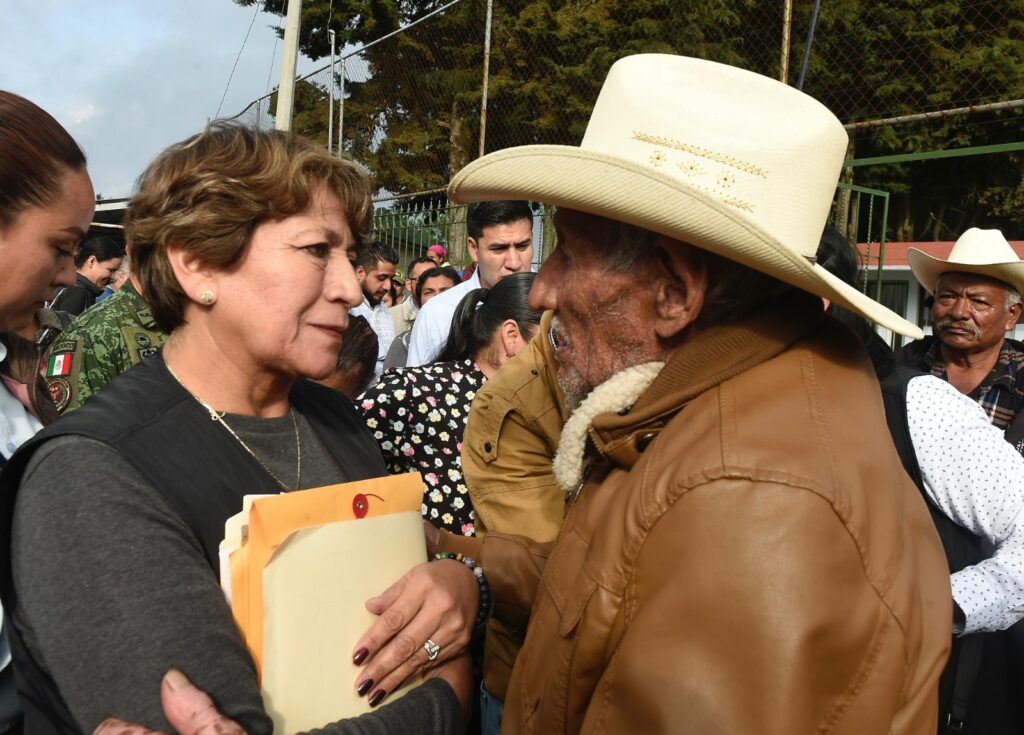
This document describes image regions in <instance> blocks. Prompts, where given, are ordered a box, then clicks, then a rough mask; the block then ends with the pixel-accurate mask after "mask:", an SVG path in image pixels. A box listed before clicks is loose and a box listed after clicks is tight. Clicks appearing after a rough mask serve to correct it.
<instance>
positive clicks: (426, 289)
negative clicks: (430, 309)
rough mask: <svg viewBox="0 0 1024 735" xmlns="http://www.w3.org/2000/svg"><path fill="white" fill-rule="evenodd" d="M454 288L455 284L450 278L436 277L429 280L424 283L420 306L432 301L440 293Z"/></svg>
mask: <svg viewBox="0 0 1024 735" xmlns="http://www.w3.org/2000/svg"><path fill="white" fill-rule="evenodd" d="M453 286H455V283H454V282H452V279H451V278H449V277H448V276H434V277H433V278H428V279H427V280H426V281H424V282H423V291H422V292H421V296H420V298H421V301H420V306H423V304H425V303H427V302H428V301H430V299H432V298H434V297H435V296H437V295H438V294H439V293H444V292H445V291H447V290H448V289H449V288H452V287H453Z"/></svg>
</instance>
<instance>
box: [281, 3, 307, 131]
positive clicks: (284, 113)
mask: <svg viewBox="0 0 1024 735" xmlns="http://www.w3.org/2000/svg"><path fill="white" fill-rule="evenodd" d="M301 15H302V0H288V17H287V19H286V20H285V27H284V53H283V54H282V55H281V83H280V84H279V85H278V87H277V115H276V117H275V118H274V127H275V128H276V129H277V130H291V129H292V110H293V108H294V106H295V66H296V64H297V62H298V57H299V19H300V17H301Z"/></svg>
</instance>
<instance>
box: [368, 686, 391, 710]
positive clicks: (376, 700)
mask: <svg viewBox="0 0 1024 735" xmlns="http://www.w3.org/2000/svg"><path fill="white" fill-rule="evenodd" d="M386 695H387V692H385V691H384V690H383V689H378V690H377V691H375V692H374V693H373V696H372V697H370V706H371V707H376V706H377V705H378V704H380V702H381V700H382V699H384V697H385V696H386Z"/></svg>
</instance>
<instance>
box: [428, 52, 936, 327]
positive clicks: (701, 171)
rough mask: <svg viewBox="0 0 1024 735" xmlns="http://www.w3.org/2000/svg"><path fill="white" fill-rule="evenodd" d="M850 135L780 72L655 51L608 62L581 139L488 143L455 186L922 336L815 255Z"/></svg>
mask: <svg viewBox="0 0 1024 735" xmlns="http://www.w3.org/2000/svg"><path fill="white" fill-rule="evenodd" d="M846 145H847V135H846V131H845V130H843V126H842V124H841V123H840V122H839V120H837V119H836V117H835V115H833V114H832V113H831V112H829V111H828V110H827V109H826V108H825V107H824V106H822V105H821V104H820V103H819V102H817V101H816V100H814V99H813V98H811V97H809V96H807V95H805V94H804V93H802V92H800V91H798V90H796V89H793V88H792V87H789V86H787V85H785V84H782V83H781V82H777V81H775V80H772V79H769V78H767V77H764V76H761V75H759V74H754V73H752V72H748V71H743V70H742V69H737V68H734V67H731V66H726V65H723V64H716V63H714V62H711V61H703V60H701V59H692V58H687V57H683V56H669V55H664V54H643V55H639V56H629V57H626V58H624V59H621V60H620V61H618V62H616V63H615V64H614V65H613V66H612V68H611V69H610V70H609V72H608V78H607V79H606V80H605V83H604V87H603V88H602V89H601V94H600V96H599V97H598V100H597V103H596V104H595V106H594V111H593V113H592V114H591V117H590V123H589V125H588V126H587V132H586V135H584V137H583V142H582V143H581V144H580V146H579V147H578V148H577V147H572V146H550V145H535V146H524V147H520V148H510V149H507V150H503V151H498V152H496V153H491V154H488V155H486V156H484V157H483V158H480V159H478V160H476V161H474V162H473V163H471V164H469V165H468V166H466V167H465V168H464V169H462V170H461V171H460V172H459V173H458V174H456V175H455V177H454V178H453V179H452V182H451V184H450V186H449V187H448V195H449V197H450V198H451V199H453V200H455V201H459V202H472V201H478V200H485V199H490V200H494V199H531V200H534V201H541V202H546V203H548V204H555V205H557V206H562V207H567V208H570V209H575V210H579V211H581V212H588V213H591V214H596V215H599V216H602V217H608V218H610V219H614V220H617V221H620V222H626V223H629V224H632V225H636V226H638V227H643V228H645V229H648V230H652V231H654V232H658V233H661V234H663V235H666V236H668V237H671V238H673V239H677V240H681V241H682V242H686V243H690V244H692V245H695V246H697V247H700V248H703V249H705V250H708V251H711V252H713V253H718V254H719V255H722V256H724V257H726V258H729V259H731V260H735V261H737V262H739V263H743V264H744V265H748V266H750V267H751V268H755V269H757V270H759V271H762V272H764V273H767V274H769V275H772V276H774V277H776V278H778V279H780V280H782V281H786V282H787V283H790V284H793V285H794V286H798V287H799V288H802V289H804V290H806V291H810V292H811V293H815V294H817V295H819V296H823V297H825V298H828V299H831V300H832V301H833V302H835V303H837V304H840V305H842V306H845V307H846V308H848V309H850V310H852V311H856V312H858V313H860V314H863V315H864V316H866V317H867V318H868V319H871V320H873V321H876V322H878V323H879V324H882V325H884V326H886V327H889V328H890V329H892V330H894V331H897V332H900V333H902V334H905V335H908V336H911V337H915V338H919V337H921V336H922V333H921V330H919V329H918V328H917V327H916V326H914V325H913V324H911V323H910V322H908V321H906V320H905V319H903V318H901V317H899V316H897V315H896V314H895V313H893V312H891V311H889V310H888V309H886V308H885V307H884V306H882V305H881V304H879V303H877V302H876V301H873V300H871V299H870V298H868V297H867V296H865V295H864V294H862V293H860V292H859V291H857V290H856V289H854V288H852V287H850V286H848V285H847V284H845V283H843V282H842V281H840V280H839V279H838V278H836V277H835V276H833V275H832V274H830V273H829V272H828V271H826V270H825V269H824V268H822V267H821V266H819V265H817V264H816V263H815V257H814V256H815V252H816V251H817V248H818V242H819V240H820V239H821V233H822V230H823V229H824V226H825V221H826V219H827V218H828V213H829V209H830V207H831V204H832V198H833V195H834V193H835V188H836V182H837V181H838V179H839V172H840V169H841V168H842V164H843V158H844V157H845V155H846Z"/></svg>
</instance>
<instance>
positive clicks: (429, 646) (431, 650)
mask: <svg viewBox="0 0 1024 735" xmlns="http://www.w3.org/2000/svg"><path fill="white" fill-rule="evenodd" d="M423 648H424V649H426V651H427V660H428V661H433V660H434V659H435V658H437V654H439V653H440V652H441V646H439V645H437V644H436V643H434V642H433V641H432V640H430V639H429V638H427V642H426V643H424V644H423Z"/></svg>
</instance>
